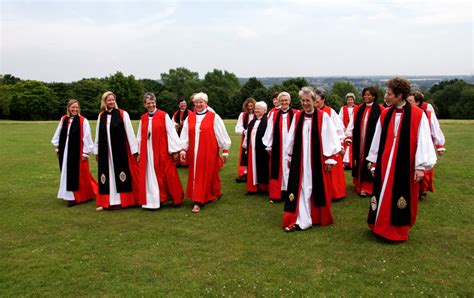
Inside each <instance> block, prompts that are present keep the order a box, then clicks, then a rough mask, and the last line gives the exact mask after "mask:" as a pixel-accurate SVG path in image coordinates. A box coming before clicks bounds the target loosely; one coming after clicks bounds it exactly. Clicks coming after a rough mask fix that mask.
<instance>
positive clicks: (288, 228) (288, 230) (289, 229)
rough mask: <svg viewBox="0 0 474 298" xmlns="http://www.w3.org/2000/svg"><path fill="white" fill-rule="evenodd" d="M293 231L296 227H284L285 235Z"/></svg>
mask: <svg viewBox="0 0 474 298" xmlns="http://www.w3.org/2000/svg"><path fill="white" fill-rule="evenodd" d="M294 230H296V225H292V226H289V227H285V232H287V233H290V232H293V231H294Z"/></svg>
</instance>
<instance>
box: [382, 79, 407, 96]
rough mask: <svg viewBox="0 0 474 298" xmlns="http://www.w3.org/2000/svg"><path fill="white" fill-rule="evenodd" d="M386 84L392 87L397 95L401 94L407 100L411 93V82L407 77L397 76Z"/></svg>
mask: <svg viewBox="0 0 474 298" xmlns="http://www.w3.org/2000/svg"><path fill="white" fill-rule="evenodd" d="M386 85H387V87H388V88H390V89H392V91H393V94H395V96H397V95H399V94H401V95H402V99H403V100H406V99H407V97H408V95H409V94H410V90H411V88H410V82H408V80H406V79H403V78H399V77H395V78H393V79H390V80H388V81H387V83H386Z"/></svg>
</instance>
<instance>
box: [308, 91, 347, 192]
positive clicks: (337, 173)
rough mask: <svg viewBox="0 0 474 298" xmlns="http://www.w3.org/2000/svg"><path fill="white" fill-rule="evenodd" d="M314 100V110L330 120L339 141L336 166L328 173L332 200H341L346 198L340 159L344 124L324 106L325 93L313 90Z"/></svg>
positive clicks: (341, 157)
mask: <svg viewBox="0 0 474 298" xmlns="http://www.w3.org/2000/svg"><path fill="white" fill-rule="evenodd" d="M315 95H316V99H315V101H314V105H315V108H317V109H320V110H322V111H323V112H326V113H327V114H328V115H329V118H330V119H331V121H332V123H333V126H334V127H335V128H336V134H337V137H338V138H339V140H340V148H339V154H337V155H335V156H334V159H335V161H336V164H335V165H334V167H333V169H332V170H331V172H330V176H331V187H332V191H331V193H332V199H333V200H341V199H343V198H344V197H345V196H346V176H345V174H344V165H343V163H342V159H343V156H344V153H345V152H344V146H343V145H344V140H345V139H346V135H345V134H344V124H342V121H341V119H340V118H339V116H338V114H337V113H336V111H334V110H333V109H332V108H331V107H330V106H328V105H326V104H325V102H326V92H324V91H323V90H319V89H318V90H315Z"/></svg>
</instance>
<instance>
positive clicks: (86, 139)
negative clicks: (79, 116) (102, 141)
mask: <svg viewBox="0 0 474 298" xmlns="http://www.w3.org/2000/svg"><path fill="white" fill-rule="evenodd" d="M93 150H94V142H93V141H92V135H91V126H90V125H89V120H87V119H85V118H84V122H83V124H82V154H83V155H84V156H89V154H90V153H91V152H92V151H93Z"/></svg>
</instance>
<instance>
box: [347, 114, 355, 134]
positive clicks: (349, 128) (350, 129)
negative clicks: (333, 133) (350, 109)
mask: <svg viewBox="0 0 474 298" xmlns="http://www.w3.org/2000/svg"><path fill="white" fill-rule="evenodd" d="M354 119H355V115H354V117H352V118H351V119H349V124H347V128H346V132H345V134H346V137H350V138H352V132H353V131H354Z"/></svg>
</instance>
